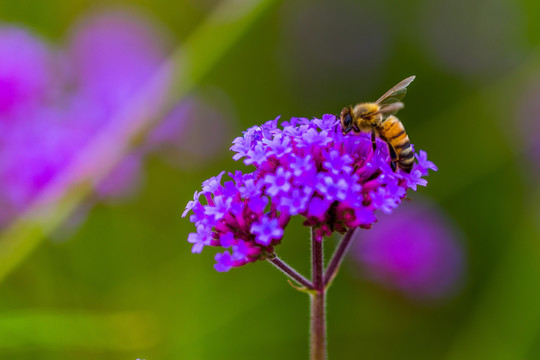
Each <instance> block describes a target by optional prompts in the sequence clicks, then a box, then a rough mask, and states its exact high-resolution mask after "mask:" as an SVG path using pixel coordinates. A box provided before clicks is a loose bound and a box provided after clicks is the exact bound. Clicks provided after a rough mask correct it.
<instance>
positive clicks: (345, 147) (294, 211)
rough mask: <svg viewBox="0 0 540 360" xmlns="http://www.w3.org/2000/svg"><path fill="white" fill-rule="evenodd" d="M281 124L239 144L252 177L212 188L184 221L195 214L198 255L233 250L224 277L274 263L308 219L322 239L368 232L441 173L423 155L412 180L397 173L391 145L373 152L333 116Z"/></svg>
mask: <svg viewBox="0 0 540 360" xmlns="http://www.w3.org/2000/svg"><path fill="white" fill-rule="evenodd" d="M278 120H279V118H276V119H274V120H271V121H268V122H266V123H265V124H263V125H261V126H254V127H251V128H249V129H248V130H246V131H244V133H243V136H241V137H238V138H236V139H235V140H234V141H233V146H232V147H231V150H232V151H233V152H234V153H235V154H234V155H233V159H235V160H240V159H243V162H244V164H246V165H251V166H252V171H251V172H246V173H242V172H240V171H236V172H235V173H229V174H228V177H229V179H227V178H225V180H222V177H223V176H224V172H222V173H221V174H219V175H218V176H216V177H214V178H210V179H208V180H206V181H205V182H204V183H203V188H202V191H201V192H196V193H195V196H194V199H193V200H192V201H190V202H189V203H188V205H187V207H186V211H185V212H184V214H183V216H186V215H187V214H188V213H189V212H192V214H191V216H190V221H191V222H192V223H194V224H195V226H196V227H197V232H195V233H192V234H190V236H189V239H188V240H189V242H191V243H193V249H192V251H193V252H197V253H198V252H201V251H202V249H203V248H204V247H205V246H214V247H221V248H225V249H227V250H225V251H223V252H221V253H219V254H218V255H216V261H217V263H216V265H215V269H216V270H217V271H228V270H229V269H230V268H232V267H237V266H242V265H245V264H246V263H249V262H254V261H257V260H264V259H266V258H268V257H272V256H273V252H274V247H275V246H276V245H278V244H279V243H280V242H281V239H282V237H283V234H284V230H285V228H286V226H287V224H288V223H289V220H290V218H291V216H295V215H300V216H302V217H303V218H304V225H306V226H310V227H312V228H313V230H314V231H315V232H316V234H317V235H318V236H319V237H321V238H322V237H323V236H329V235H331V234H332V233H333V232H334V231H337V232H340V233H344V232H346V231H347V230H348V229H352V228H356V227H361V228H365V229H369V228H371V226H372V225H373V223H374V222H375V221H376V220H377V217H376V212H377V210H379V209H380V210H381V211H383V212H386V213H390V212H392V211H393V209H395V208H396V207H397V206H398V205H399V204H400V203H401V200H402V199H403V198H404V197H405V196H406V192H407V189H413V190H416V187H417V186H418V185H422V186H425V185H426V183H427V181H426V180H425V179H424V178H423V177H424V176H426V175H427V174H428V169H432V170H436V169H437V168H436V167H435V165H434V164H433V163H432V162H430V161H428V160H427V155H426V153H425V152H424V151H420V152H419V153H417V158H418V163H416V164H415V165H414V167H413V169H412V171H411V172H410V174H408V173H406V172H404V171H401V170H398V171H396V172H394V171H392V169H391V167H390V162H391V159H390V156H389V154H388V145H387V144H386V143H385V142H384V141H382V140H377V147H376V150H375V151H373V150H372V143H371V139H370V136H369V135H368V134H360V135H350V134H349V135H343V134H342V132H341V126H340V124H339V120H338V119H337V118H336V117H335V116H334V115H324V116H323V117H322V119H313V120H309V119H306V118H292V119H290V120H289V121H286V122H283V123H282V124H281V127H279V126H278ZM201 199H202V200H201Z"/></svg>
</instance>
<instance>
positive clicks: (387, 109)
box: [378, 102, 405, 115]
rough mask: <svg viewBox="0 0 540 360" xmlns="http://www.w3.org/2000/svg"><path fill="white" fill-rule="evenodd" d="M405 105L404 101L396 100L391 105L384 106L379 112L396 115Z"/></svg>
mask: <svg viewBox="0 0 540 360" xmlns="http://www.w3.org/2000/svg"><path fill="white" fill-rule="evenodd" d="M404 106H405V105H403V103H402V102H395V103H392V104H389V105H385V106H382V107H381V109H380V110H379V111H378V113H381V114H385V115H394V114H395V113H397V112H398V111H399V110H401V109H403V107H404Z"/></svg>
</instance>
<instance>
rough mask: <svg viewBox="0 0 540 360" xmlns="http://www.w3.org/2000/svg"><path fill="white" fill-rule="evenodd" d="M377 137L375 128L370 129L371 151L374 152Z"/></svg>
mask: <svg viewBox="0 0 540 360" xmlns="http://www.w3.org/2000/svg"><path fill="white" fill-rule="evenodd" d="M376 140H377V137H376V136H375V130H371V147H372V148H373V152H375V149H377V141H376Z"/></svg>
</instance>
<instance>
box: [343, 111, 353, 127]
mask: <svg viewBox="0 0 540 360" xmlns="http://www.w3.org/2000/svg"><path fill="white" fill-rule="evenodd" d="M343 122H344V125H345V126H350V125H351V123H352V117H351V114H347V115H345V118H344V119H343Z"/></svg>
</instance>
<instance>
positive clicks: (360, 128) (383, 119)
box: [340, 76, 415, 173]
mask: <svg viewBox="0 0 540 360" xmlns="http://www.w3.org/2000/svg"><path fill="white" fill-rule="evenodd" d="M414 78H415V77H414V76H410V77H408V78H406V79H405V80H403V81H401V82H400V83H399V84H397V85H395V86H394V87H392V88H391V89H390V90H388V91H387V92H386V93H385V94H384V95H383V96H381V97H380V98H379V100H377V101H375V102H374V103H362V104H357V105H355V106H354V107H352V106H348V107H345V108H343V110H341V114H340V120H341V126H342V128H341V129H342V131H343V133H344V134H347V133H349V132H350V131H351V130H352V131H354V132H355V133H360V132H367V133H369V132H371V142H372V143H373V150H375V139H376V137H377V136H379V137H380V138H381V139H382V140H384V141H385V142H386V143H387V144H388V150H389V152H390V156H391V158H392V164H391V166H392V169H393V170H394V171H396V169H397V167H399V168H400V169H402V170H404V171H406V172H407V173H410V172H411V169H412V166H413V163H414V153H413V150H412V148H411V142H410V141H409V137H408V136H407V133H406V132H405V128H404V127H403V124H402V123H401V121H399V119H398V118H397V117H395V116H394V114H395V113H396V112H397V111H398V110H399V109H401V108H403V103H402V102H401V99H403V97H404V96H405V94H406V93H407V86H409V84H410V83H411V82H412V81H413V80H414Z"/></svg>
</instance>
